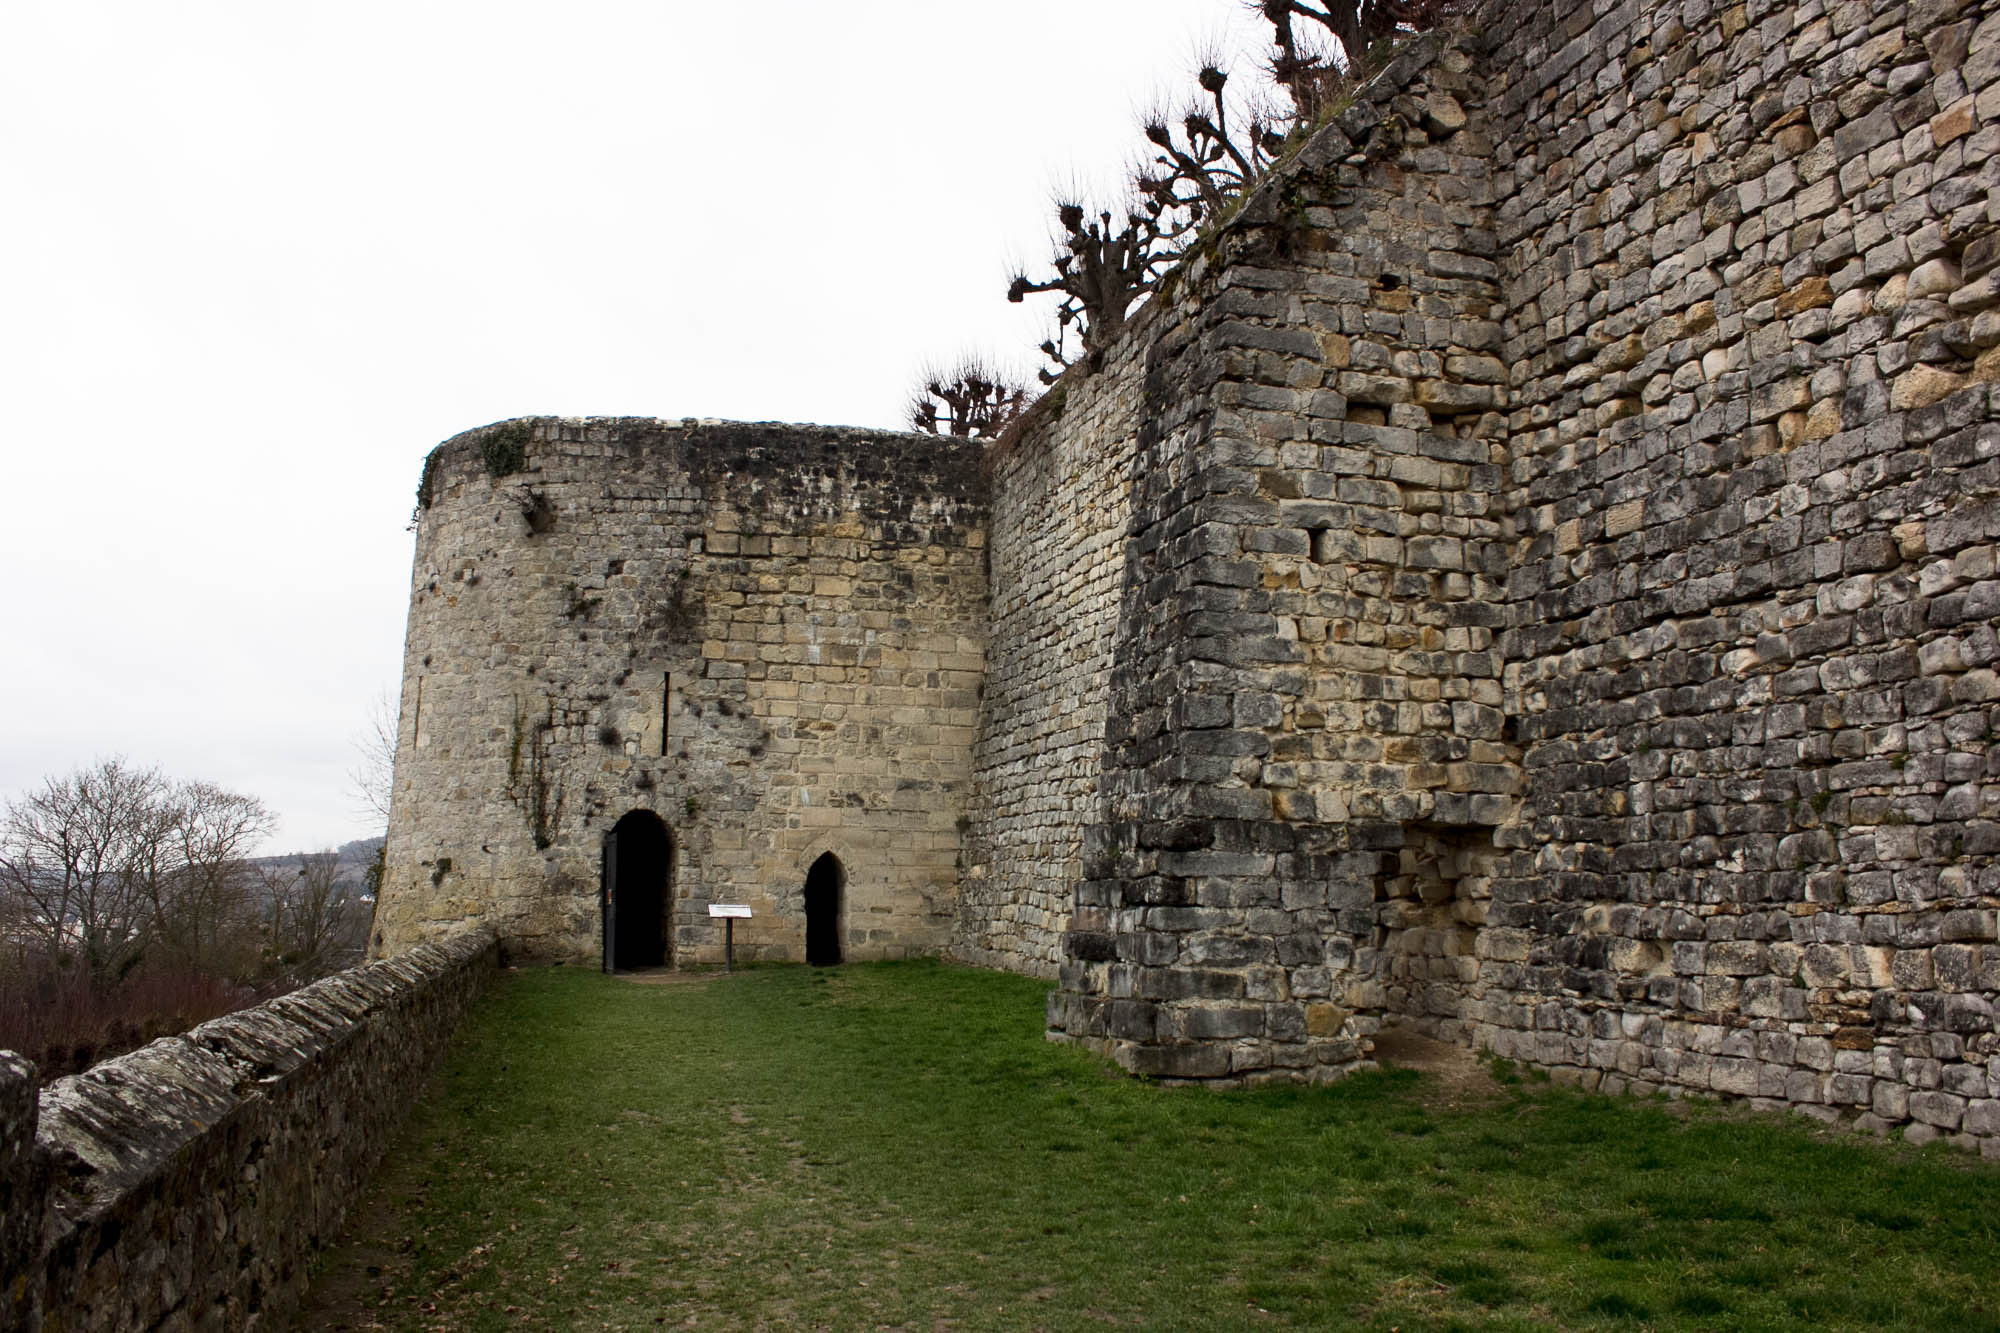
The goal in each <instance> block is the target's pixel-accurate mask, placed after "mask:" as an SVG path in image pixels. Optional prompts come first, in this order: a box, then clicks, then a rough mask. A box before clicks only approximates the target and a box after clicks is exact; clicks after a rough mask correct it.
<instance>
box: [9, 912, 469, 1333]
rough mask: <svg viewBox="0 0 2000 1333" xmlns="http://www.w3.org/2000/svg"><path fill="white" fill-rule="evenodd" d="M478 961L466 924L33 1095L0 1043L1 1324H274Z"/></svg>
mask: <svg viewBox="0 0 2000 1333" xmlns="http://www.w3.org/2000/svg"><path fill="white" fill-rule="evenodd" d="M495 958H496V946H495V942H494V940H493V938H492V937H491V936H490V935H478V934H474V933H470V932H468V933H466V934H464V935H462V936H460V937H458V938H456V939H453V940H451V941H449V942H447V943H444V944H440V945H434V946H430V947H426V948H420V949H416V950H413V951H411V952H408V953H405V954H403V955H402V956H400V957H397V958H394V959H391V960H389V961H386V962H379V963H370V964H368V965H366V966H363V967H358V968H354V969H352V970H350V971H347V972H341V973H337V974H335V975H334V976H331V977H327V978H325V979H324V980H322V981H318V982H315V983H313V984H312V985H310V986H306V987H304V988H302V989H300V990H297V991H294V992H292V993H291V994H289V995H285V996H281V997H280V998H278V999H276V1000H272V1001H269V1002H268V1003H265V1004H262V1005H258V1006H257V1007H256V1008H254V1009H246V1010H244V1011H242V1012H241V1013H235V1014H230V1015H227V1016H226V1017H223V1018H218V1019H215V1020H213V1021H211V1022H208V1023H204V1024H202V1025H201V1026H200V1027H197V1028H195V1029H193V1030H192V1031H190V1032H188V1033H186V1034H184V1035H182V1036H179V1037H168V1038H165V1039H163V1040H160V1041H156V1042H154V1043H153V1044H152V1045H150V1046H147V1047H144V1048H143V1049H141V1050H137V1051H134V1052H132V1053H131V1054H130V1055H124V1056H120V1057H118V1058H117V1059H113V1060H106V1061H104V1062H103V1063H102V1064H99V1065H97V1066H95V1067H94V1068H92V1069H90V1070H89V1071H88V1072H86V1073H83V1074H79V1075H76V1076H75V1077H72V1078H62V1079H57V1080H56V1081H55V1082H53V1083H51V1084H50V1085H49V1086H48V1087H46V1088H44V1089H42V1090H41V1093H40V1096H39V1098H37V1096H36V1093H35V1077H34V1066H33V1065H31V1064H29V1063H28V1062H27V1061H25V1060H22V1059H20V1057H18V1056H16V1055H13V1054H12V1053H10V1052H0V1282H4V1285H3V1286H0V1326H4V1327H6V1328H8V1329H21V1330H26V1331H27V1333H36V1331H37V1330H42V1329H46V1330H49V1331H50V1333H54V1331H55V1330H78V1331H79V1333H81V1331H83V1330H93V1331H94V1330H124V1329H141V1328H145V1329H152V1328H201V1329H243V1328H271V1327H282V1326H284V1325H285V1322H286V1321H287V1320H288V1319H289V1317H290V1315H291V1312H292V1310H293V1308H294V1307H295V1306H296V1304H297V1302H298V1299H299V1296H300V1294H301V1293H302V1292H303V1291H304V1289H305V1283H306V1275H307V1264H308V1260H309V1259H310V1258H311V1256H312V1254H313V1253H314V1251H316V1250H318V1249H319V1248H320V1247H322V1246H323V1245H325V1244H328V1243H330V1242H331V1240H332V1239H333V1236H334V1235H335V1233H336V1232H337V1231H338V1229H339V1226H340V1223H341V1219H342V1217H343V1216H344V1215H345V1213H346V1211H347V1207H348V1205H349V1204H350V1203H351V1202H352V1201H353V1199H354V1197H355V1195H356V1194H357V1193H358V1192H359V1189H360V1186H361V1183H362V1182H363V1181H364V1180H366V1178H367V1175H368V1172H369V1171H370V1170H371V1169H372V1168H373V1166H374V1164H375V1162H376V1160H377V1159H378V1158H379V1157H380V1156H381V1154H382V1152H383V1150H384V1149H385V1148H386V1147H387V1146H388V1144H389V1142H390V1140H391V1138H392V1137H393V1133H394V1130H395V1128H396V1125H397V1124H398V1123H399V1122H400V1121H401V1119H402V1117H403V1115H404V1114H405V1113H406V1112H407V1111H408V1109H409V1106H410V1104H411V1102H412V1101H413V1100H414V1098H415V1094H416V1090H417V1089H418V1088H420V1087H421V1086H422V1085H423V1083H424V1081H425V1079H426V1078H428V1077H429V1075H430V1072H431V1071H432V1069H433V1068H435V1067H436V1064H437V1062H438V1060H439V1059H440V1058H441V1057H442V1056H443V1054H444V1048H445V1045H446V1043H447V1042H448V1040H449V1039H450V1037H451V1034H452V1032H453V1031H454V1030H455V1029H456V1027H457V1026H458V1021H459V1019H460V1017H461V1016H462V1015H463V1014H464V1012H465V1010H466V1008H467V1006H468V1005H469V1004H470V1003H471V1002H472V1001H473V999H474V998H475V997H476V996H477V995H478V994H479V993H480V992H481V991H482V990H483V989H484V988H485V986H486V985H487V984H488V982H489V981H490V980H491V978H492V977H493V975H494V973H495Z"/></svg>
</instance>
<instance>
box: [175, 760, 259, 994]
mask: <svg viewBox="0 0 2000 1333" xmlns="http://www.w3.org/2000/svg"><path fill="white" fill-rule="evenodd" d="M169 804H170V809H171V813H172V816H173V819H172V823H171V825H170V828H169V843H168V855H169V858H170V861H171V870H170V873H168V874H166V875H164V876H162V877H161V879H160V881H159V884H158V887H157V888H156V890H155V898H154V912H155V916H154V923H153V929H154V931H155V933H156V934H157V935H158V937H159V940H160V942H161V944H162V945H164V946H165V947H166V948H167V949H169V950H171V951H172V952H173V953H174V954H176V955H177V956H178V957H179V958H180V959H181V961H182V962H184V963H186V964H187V965H188V966H190V967H192V968H194V969H195V970H197V971H201V972H209V973H213V974H215V975H219V976H238V977H240V976H243V975H246V974H247V973H248V972H249V971H251V970H252V969H253V968H254V966H255V962H256V954H257V951H256V949H255V948H254V941H255V934H254V931H253V930H252V929H251V927H252V924H253V922H254V920H255V916H256V900H255V893H254V876H253V874H252V872H251V870H250V867H249V864H248V861H247V858H248V857H249V855H250V854H251V853H252V852H253V851H255V850H256V847H257V844H258V843H259V842H261V841H263V839H264V838H265V837H267V836H269V834H270V833H271V830H272V826H273V824H274V823H275V820H274V817H273V816H272V814H271V811H270V808H269V807H268V806H266V805H265V804H264V803H263V802H262V801H260V800H258V799H257V798H256V797H254V796H244V795H241V794H239V793H237V792H232V791H225V790H224V789H222V788H221V787H218V786H216V785H215V784H213V783H210V782H186V783H179V784H176V785H175V786H174V787H173V788H172V789H171V791H170V793H169Z"/></svg>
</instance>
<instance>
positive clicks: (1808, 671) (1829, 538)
mask: <svg viewBox="0 0 2000 1333" xmlns="http://www.w3.org/2000/svg"><path fill="white" fill-rule="evenodd" d="M1508 14H1509V16H1510V17H1511V18H1515V19H1517V20H1518V21H1516V22H1511V23H1508V24H1505V25H1499V26H1496V27H1495V28H1494V31H1495V33H1496V35H1497V36H1499V37H1500V39H1501V40H1500V41H1499V42H1498V44H1497V45H1496V47H1495V49H1494V52H1493V55H1492V56H1491V58H1490V62H1489V63H1490V67H1491V68H1492V69H1493V70H1494V71H1495V72H1496V81H1497V80H1498V79H1504V80H1505V82H1504V83H1503V84H1501V85H1500V87H1501V88H1503V89H1504V91H1500V92H1498V93H1497V97H1496V100H1497V101H1498V103H1499V105H1500V107H1501V110H1502V118H1503V122H1504V124H1505V125H1506V127H1507V128H1506V133H1505V134H1504V135H1503V136H1501V137H1500V139H1499V140H1498V141H1497V144H1496V148H1497V152H1496V157H1495V167H1496V173H1497V176H1498V179H1499V180H1500V182H1501V189H1500V208H1499V215H1500V220H1499V240H1500V243H1501V250H1502V254H1503V255H1504V256H1505V281H1504V287H1505V297H1506V321H1507V342H1506V348H1505V359H1506V361H1507V362H1508V364H1509V366H1510V368H1511V380H1512V391H1513V403H1512V409H1511V425H1512V435H1511V441H1512V464H1511V472H1512V475H1511V481H1512V483H1513V497H1512V500H1513V505H1514V526H1515V533H1516V549H1515V559H1514V567H1513V570H1512V572H1511V574H1510V576H1509V578H1508V587H1507V600H1508V603H1509V607H1510V612H1511V614H1510V621H1511V628H1510V629H1509V631H1508V633H1507V635H1506V643H1505V645H1504V651H1505V655H1506V657H1507V661H1508V667H1507V672H1508V677H1507V680H1508V695H1509V704H1510V706H1509V713H1510V717H1511V725H1512V729H1513V732H1514V734H1515V736H1516V738H1517V740H1518V742H1519V744H1520V745H1521V746H1522V747H1523V751H1524V760H1523V764H1524V770H1525V773H1526V775H1527V782H1526V787H1525V790H1524V815H1523V817H1522V819H1521V820H1520V821H1519V822H1518V823H1517V824H1515V825H1514V826H1513V827H1511V828H1510V829H1509V830H1508V839H1507V841H1508V845H1509V854H1508V856H1507V857H1506V859H1505V861H1504V863H1503V865H1502V867H1501V869H1500V871H1499V873H1498V874H1497V875H1496V877H1495V879H1494V881H1493V888H1492V892H1493V897H1494V903H1493V906H1492V910H1491V916H1490V924H1489V927H1488V930H1487V932H1486V937H1485V947H1484V954H1485V957H1484V959H1483V969H1482V972H1481V976H1480V979H1479V983H1478V987H1477V990H1478V994H1479V996H1480V1000H1479V1003H1478V1004H1477V1006H1476V1010H1475V1013H1474V1014H1473V1016H1472V1017H1473V1022H1472V1034H1471V1035H1472V1036H1473V1039H1474V1040H1476V1041H1477V1042H1478V1043H1479V1044H1481V1045H1483V1046H1489V1047H1491V1048H1492V1049H1494V1050H1496V1051H1498V1052H1500V1053H1502V1054H1506V1055H1515V1056H1520V1057H1523V1058H1527V1059H1531V1060H1534V1061H1536V1062H1538V1063H1541V1064H1545V1065H1552V1066H1561V1067H1570V1068H1574V1069H1577V1070H1580V1071H1582V1077H1584V1078H1585V1079H1586V1080H1587V1081H1592V1082H1595V1081H1598V1080H1602V1081H1603V1083H1604V1084H1605V1085H1607V1086H1619V1085H1626V1086H1634V1087H1639V1088H1653V1087H1660V1086H1668V1087H1681V1088H1691V1089H1707V1090H1713V1091H1716V1092H1725V1093H1735V1094H1742V1095H1746V1096H1751V1097H1759V1098H1768V1099H1772V1100H1783V1101H1786V1102H1790V1103H1793V1104H1796V1105H1804V1106H1808V1107H1812V1108H1816V1109H1819V1110H1820V1111H1821V1112H1822V1113H1830V1111H1831V1110H1832V1108H1845V1109H1852V1110H1857V1111H1860V1112H1863V1113H1866V1114H1872V1115H1875V1116H1878V1117H1880V1118H1881V1119H1882V1120H1884V1121H1887V1122H1904V1121H1910V1122H1913V1129H1914V1130H1915V1131H1916V1132H1917V1133H1919V1134H1920V1135H1928V1134H1932V1133H1938V1132H1943V1133H1953V1132H1959V1131H1965V1132H1969V1133H1974V1134H1978V1135H1988V1136H1990V1135H1994V1134H1996V1133H2000V1100H1995V1094H1996V1093H2000V1035H1996V1031H1995V1015H1994V1009H1993V1002H1994V997H1995V993H1996V991H1997V990H2000V946H1996V943H1995V940H1996V934H1995V910H1994V909H1995V907H1996V904H2000V872H1996V870H1995V867H1994V862H1993V857H1992V853H1993V852H1994V851H1995V850H1996V848H2000V824H1996V822H1995V815H1996V813H2000V750H1996V749H1995V746H1994V737H1995V726H1996V723H2000V717H1997V716H1996V705H2000V684H1996V677H1995V675H1994V670H1993V668H1994V663H1995V656H1996V647H1995V643H1994V634H1993V629H1994V624H1993V615H1994V612H1995V611H1996V610H2000V582H1995V581H1994V568H1993V539H1994V536H1995V535H1996V534H1995V524H1994V522H1993V515H1994V514H1995V513H1996V512H2000V510H1996V502H1995V498H1994V497H1995V491H1996V486H2000V462H1996V457H2000V422H1996V418H2000V405H1996V400H1995V398H1994V388H1993V382H1994V381H1995V380H1996V379H2000V350H1996V349H2000V272H1996V260H2000V227H1996V224H2000V199H1997V198H1996V196H1995V195H1994V193H1993V188H1994V186H1995V185H1996V184H2000V156H1996V150H2000V16H1996V11H1995V8H1994V6H1993V5H1992V4H1990V3H1974V4H1958V3H1909V4H1905V3H1897V2H1891V0H1873V2H1872V3H1841V4H1825V5H1822V4H1817V3H1808V4H1778V3H1757V4H1747V5H1745V4H1737V5H1722V4H1714V5H1711V4H1706V3H1701V4H1687V5H1661V6H1654V7H1650V8H1649V7H1644V6H1639V5H1635V4H1623V5H1598V6H1596V7H1594V8H1591V7H1583V6H1570V5H1563V6H1559V7H1550V6H1547V5H1537V4H1521V5H1517V6H1513V7H1511V8H1510V9H1509V10H1508Z"/></svg>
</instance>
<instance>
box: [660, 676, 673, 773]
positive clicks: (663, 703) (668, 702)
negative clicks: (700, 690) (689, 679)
mask: <svg viewBox="0 0 2000 1333" xmlns="http://www.w3.org/2000/svg"><path fill="white" fill-rule="evenodd" d="M673 711H674V673H673V672H671V671H663V672H661V673H660V757H661V758H665V757H666V753H667V719H668V718H669V717H672V716H673Z"/></svg>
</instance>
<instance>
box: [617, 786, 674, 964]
mask: <svg viewBox="0 0 2000 1333" xmlns="http://www.w3.org/2000/svg"><path fill="white" fill-rule="evenodd" d="M673 878H674V844H673V839H672V837H671V836H669V835H668V833H667V826H666V825H665V824H663V823H661V822H660V817H659V816H658V815H656V814H654V813H653V812H652V811H650V810H634V811H633V812H632V813H631V814H629V815H627V816H625V817H624V818H623V819H621V820H619V821H618V825H617V827H616V828H614V829H612V830H611V832H610V833H608V834H606V835H605V838H604V885H603V906H604V970H605V971H607V972H611V971H621V972H622V971H630V970H631V969H633V968H640V967H661V966H664V965H665V964H666V963H667V962H668V961H669V958H670V954H671V950H670V948H669V941H670V940H671V938H672V932H671V931H670V930H669V929H668V926H667V913H668V912H669V910H670V909H671V907H672V904H673Z"/></svg>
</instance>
